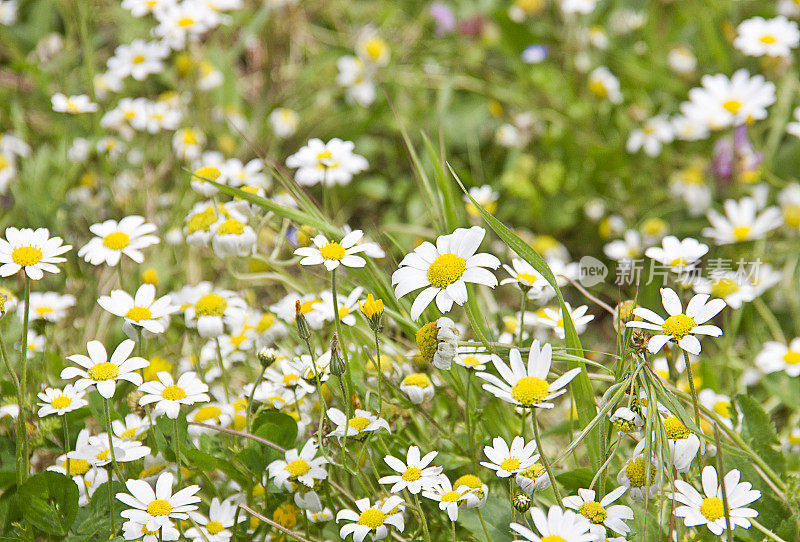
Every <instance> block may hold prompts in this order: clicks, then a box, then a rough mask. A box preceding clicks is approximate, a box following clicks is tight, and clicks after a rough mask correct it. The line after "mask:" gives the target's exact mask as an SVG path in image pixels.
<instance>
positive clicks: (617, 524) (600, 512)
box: [564, 486, 633, 540]
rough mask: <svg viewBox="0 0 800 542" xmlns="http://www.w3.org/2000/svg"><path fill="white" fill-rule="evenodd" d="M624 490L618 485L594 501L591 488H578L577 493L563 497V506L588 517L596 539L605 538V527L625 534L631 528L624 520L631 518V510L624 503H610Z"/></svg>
mask: <svg viewBox="0 0 800 542" xmlns="http://www.w3.org/2000/svg"><path fill="white" fill-rule="evenodd" d="M625 491H626V488H625V487H624V486H620V487H618V488H617V489H615V490H613V491H611V492H610V493H608V494H606V496H605V497H603V498H602V499H600V500H599V501H596V500H595V492H594V491H593V490H591V489H579V490H578V494H577V495H571V496H569V497H564V506H566V507H567V508H572V509H573V510H577V511H578V513H579V514H580V515H582V516H583V517H585V518H586V519H588V520H589V523H591V524H592V525H591V527H590V530H591V532H592V533H595V534H596V535H597V536H598V540H604V539H605V537H606V527H608V528H609V529H611V530H612V531H614V532H616V533H619V534H621V535H625V534H628V533H629V532H630V530H631V529H630V527H628V525H627V524H626V523H625V522H626V521H629V520H632V519H633V510H631V508H630V506H625V505H624V504H613V505H612V504H611V503H613V502H615V501H616V500H617V499H619V498H620V497H621V496H622V494H623V493H625Z"/></svg>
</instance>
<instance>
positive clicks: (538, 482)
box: [514, 461, 552, 495]
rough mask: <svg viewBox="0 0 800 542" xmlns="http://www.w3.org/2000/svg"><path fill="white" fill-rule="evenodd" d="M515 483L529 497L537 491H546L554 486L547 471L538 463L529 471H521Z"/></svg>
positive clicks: (529, 468) (528, 469) (515, 478)
mask: <svg viewBox="0 0 800 542" xmlns="http://www.w3.org/2000/svg"><path fill="white" fill-rule="evenodd" d="M514 481H515V482H516V483H517V485H518V486H519V488H520V489H521V490H522V491H524V492H525V493H527V494H528V495H532V494H533V492H535V491H544V490H545V489H547V488H549V487H550V486H551V485H552V482H551V480H550V476H549V475H548V474H547V469H546V468H545V466H544V465H542V464H541V463H539V462H538V461H537V462H536V463H534V464H533V465H531V466H530V467H528V468H527V469H525V470H521V471H519V472H518V473H517V475H516V476H515V477H514Z"/></svg>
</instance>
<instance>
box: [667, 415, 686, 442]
mask: <svg viewBox="0 0 800 542" xmlns="http://www.w3.org/2000/svg"><path fill="white" fill-rule="evenodd" d="M664 430H665V431H666V432H667V438H669V439H670V440H682V439H685V438H689V436H690V435H691V434H692V432H691V431H690V430H689V429H688V428H687V427H686V426H685V425H683V423H681V421H680V420H679V419H678V418H676V417H675V416H670V417H669V418H667V419H666V420H664Z"/></svg>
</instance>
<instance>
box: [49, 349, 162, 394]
mask: <svg viewBox="0 0 800 542" xmlns="http://www.w3.org/2000/svg"><path fill="white" fill-rule="evenodd" d="M135 346H136V343H135V342H133V341H132V340H130V339H126V340H124V341H122V342H121V343H119V345H118V346H117V348H116V349H115V350H114V353H113V354H111V358H110V359H109V357H108V354H107V353H106V349H105V347H104V346H103V343H101V342H100V341H89V342H88V343H87V344H86V350H87V351H88V353H89V355H88V356H84V355H83V354H74V355H72V356H67V359H68V360H70V361H73V362H75V363H77V364H78V365H80V366H81V368H78V367H66V368H65V369H64V370H63V371H61V378H63V379H65V380H68V379H71V378H75V377H80V378H78V380H77V381H76V382H75V388H76V389H80V390H85V389H86V388H88V387H90V386H93V385H94V386H96V387H97V391H98V392H99V393H100V395H102V396H103V397H105V398H106V399H110V398H111V397H113V396H114V392H115V391H116V389H117V380H127V381H128V382H131V383H132V384H133V385H135V386H139V385H140V384H141V383H142V377H141V375H140V374H139V373H137V372H135V371H137V370H138V369H144V368H145V367H147V366H148V365H149V362H148V361H147V360H146V359H144V358H140V357H133V358H129V357H128V356H130V355H131V352H133V348H134V347H135Z"/></svg>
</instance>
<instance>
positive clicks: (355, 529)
mask: <svg viewBox="0 0 800 542" xmlns="http://www.w3.org/2000/svg"><path fill="white" fill-rule="evenodd" d="M402 503H403V499H401V498H400V497H398V496H396V495H393V496H391V497H389V498H388V499H386V500H385V501H383V503H375V504H374V505H370V503H369V499H359V500H357V501H356V502H355V504H356V508H357V509H358V512H355V511H353V510H340V511H339V512H338V513H337V514H336V523H339V521H341V520H344V521H348V522H349V523H347V524H346V525H343V526H342V528H341V529H340V530H339V536H340V537H341V538H342V540H344V539H346V538H347V536H348V535H350V534H351V533H352V535H353V542H362V541H363V540H364V538H365V537H366V536H367V535H368V534H369V535H371V536H372V540H382V539H384V538H386V537H387V536H389V527H388V526H392V527H394V528H395V529H397V530H398V531H400V532H402V531H403V529H404V528H405V522H404V520H403V514H402V512H399V511H396V510H397V509H398V507H399V505H401V504H402Z"/></svg>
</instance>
